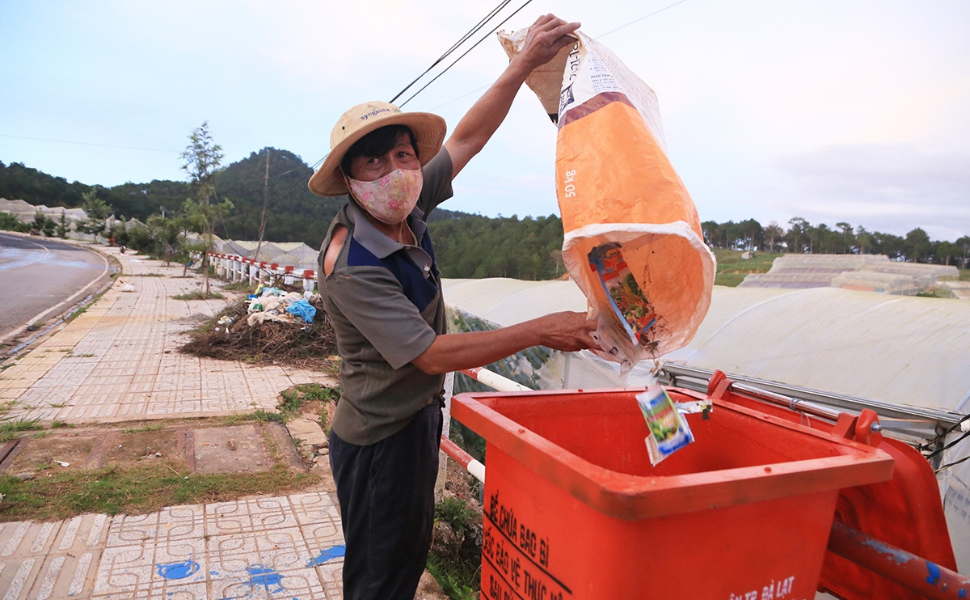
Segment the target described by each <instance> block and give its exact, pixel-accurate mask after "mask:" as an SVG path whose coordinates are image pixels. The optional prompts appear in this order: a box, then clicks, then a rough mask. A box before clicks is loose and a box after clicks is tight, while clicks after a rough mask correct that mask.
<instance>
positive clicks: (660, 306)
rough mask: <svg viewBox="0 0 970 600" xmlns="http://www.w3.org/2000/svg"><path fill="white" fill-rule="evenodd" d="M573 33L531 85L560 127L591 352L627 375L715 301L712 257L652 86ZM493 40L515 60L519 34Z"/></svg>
mask: <svg viewBox="0 0 970 600" xmlns="http://www.w3.org/2000/svg"><path fill="white" fill-rule="evenodd" d="M577 36H578V39H577V42H576V44H575V45H573V46H572V47H567V48H565V49H563V51H562V52H560V54H559V56H557V57H556V58H555V59H553V60H552V61H551V62H550V63H548V64H547V65H545V66H543V67H541V68H540V69H537V70H536V71H535V72H533V73H532V75H530V77H529V78H528V79H527V80H526V83H527V84H528V85H529V86H530V87H531V88H532V89H533V91H535V92H536V94H537V95H538V96H539V99H540V100H541V101H542V103H543V106H544V108H545V109H546V112H547V113H548V114H549V116H550V117H551V118H553V120H554V121H556V122H557V123H558V127H559V134H558V138H557V142H556V195H557V197H558V199H559V208H560V211H561V213H562V222H563V230H564V233H565V239H564V241H563V258H564V261H565V263H566V268H567V269H568V270H569V274H570V276H571V277H572V278H573V280H574V281H575V282H576V283H577V284H578V285H579V287H580V288H581V289H582V290H583V292H584V293H585V294H586V297H587V298H588V300H589V307H590V315H591V317H594V318H596V319H597V320H598V321H599V325H600V326H599V330H598V332H597V335H598V339H599V341H600V345H601V350H600V351H599V352H598V354H600V355H601V356H603V357H605V358H608V359H610V360H614V361H617V362H620V363H621V365H622V366H621V370H622V371H624V372H625V371H627V370H629V368H631V367H632V366H633V364H635V363H636V362H638V361H640V360H642V359H644V358H656V357H658V356H660V355H662V354H666V353H667V352H670V351H673V350H676V349H678V348H681V347H683V346H685V345H686V344H687V343H689V342H690V340H691V339H692V338H693V337H694V334H695V333H696V332H697V328H698V326H699V325H700V323H701V321H703V319H704V316H705V315H706V314H707V310H708V308H709V306H710V299H711V288H712V286H713V284H714V272H715V259H714V255H713V254H712V253H711V251H710V250H709V249H708V248H707V246H706V245H705V244H704V238H703V234H702V232H701V226H700V219H699V218H698V216H697V209H696V208H695V206H694V202H693V200H691V197H690V194H688V192H687V189H686V188H685V187H684V183H683V182H682V181H681V180H680V177H678V176H677V173H676V172H675V171H674V168H673V166H672V165H671V164H670V161H669V160H668V158H667V155H666V153H665V151H664V138H663V130H662V126H661V120H660V109H659V105H658V103H657V98H656V95H655V94H654V92H653V90H651V89H650V88H649V87H648V86H647V85H646V84H645V83H643V81H641V80H640V78H639V77H637V76H636V75H635V74H634V73H633V72H631V71H630V70H629V69H627V68H626V67H625V66H624V65H623V64H622V63H621V62H620V61H619V59H617V58H616V56H615V55H614V54H613V53H612V52H610V51H609V50H608V49H607V48H605V47H604V46H603V45H601V44H599V43H598V42H596V41H594V40H592V39H591V38H589V37H587V36H586V35H584V34H582V33H580V32H577ZM499 39H500V41H501V42H502V45H503V47H504V48H505V50H506V52H507V53H508V54H509V56H510V58H511V57H512V56H514V55H515V53H516V52H517V51H518V49H519V48H520V47H521V43H522V41H523V40H524V31H523V32H517V33H515V34H506V33H505V32H502V33H500V34H499ZM604 257H605V258H604ZM597 258H598V259H599V262H597V260H596V259H597ZM617 259H619V262H617ZM604 260H605V261H606V262H607V265H608V267H609V268H607V269H605V270H604V269H603V261H604ZM624 263H625V264H624ZM597 265H599V267H600V269H599V270H597ZM630 275H632V278H631V277H630ZM610 277H613V278H614V279H613V280H612V281H611V280H609V278H610ZM634 280H635V281H634ZM621 283H622V285H621ZM637 288H638V289H637ZM651 317H653V321H652V322H651V321H650V318H651ZM624 322H625V324H624ZM648 322H649V325H648V324H647V323H648Z"/></svg>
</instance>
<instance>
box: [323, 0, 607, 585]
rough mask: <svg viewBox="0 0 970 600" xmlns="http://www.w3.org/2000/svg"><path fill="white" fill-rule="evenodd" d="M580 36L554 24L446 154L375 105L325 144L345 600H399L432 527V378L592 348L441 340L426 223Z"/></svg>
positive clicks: (440, 129)
mask: <svg viewBox="0 0 970 600" xmlns="http://www.w3.org/2000/svg"><path fill="white" fill-rule="evenodd" d="M578 27H579V23H566V22H565V21H563V20H561V19H558V18H556V17H554V16H552V15H545V16H543V17H540V18H539V19H538V20H537V21H536V22H535V24H534V25H533V26H532V27H531V28H530V30H529V34H528V37H527V40H526V42H525V45H524V48H523V50H522V52H521V53H520V54H519V55H518V56H516V57H515V58H514V59H513V60H512V61H511V62H510V63H509V66H508V68H507V69H506V70H505V72H504V73H503V74H502V75H501V76H500V77H499V78H498V80H497V81H496V82H495V83H494V84H493V85H492V86H491V87H490V88H489V90H488V91H487V92H486V93H485V95H484V96H482V98H481V99H480V100H479V101H478V102H477V103H476V104H475V105H474V106H473V107H472V108H471V110H469V112H468V114H466V115H465V117H464V118H462V120H461V122H460V123H459V124H458V126H457V127H456V128H455V132H454V134H452V136H451V137H450V138H449V139H448V141H447V142H445V143H444V146H443V147H442V140H443V139H444V134H445V124H444V120H443V119H441V118H440V117H437V116H435V115H431V114H427V113H403V112H401V111H400V109H398V108H397V107H396V106H394V105H392V104H388V103H385V102H369V103H366V104H362V105H359V106H356V107H354V108H352V109H350V110H349V111H347V112H346V113H344V115H343V116H342V117H341V118H340V121H339V122H338V123H337V125H336V126H335V127H334V129H333V132H332V134H331V136H330V144H331V148H332V150H331V153H330V155H329V156H328V157H327V160H326V161H325V162H324V163H323V166H321V167H320V170H319V171H318V172H317V173H316V174H314V176H313V178H311V180H310V189H311V190H312V191H313V192H314V193H316V194H319V195H321V196H339V195H343V194H347V193H349V194H350V196H351V198H352V200H353V201H352V202H350V203H349V204H348V205H347V206H345V207H344V208H343V209H342V210H341V212H340V213H339V214H338V215H337V217H336V218H334V221H333V223H332V224H331V226H330V231H329V232H328V235H327V238H326V239H325V240H324V242H323V246H322V248H321V252H320V273H321V276H320V293H321V295H322V297H323V301H324V305H325V307H326V311H327V315H328V317H329V318H330V320H331V322H332V323H333V327H334V331H335V332H336V335H337V350H338V352H339V354H340V357H341V359H342V362H341V367H340V382H341V399H340V402H339V403H338V405H337V410H336V413H335V415H334V419H333V425H332V431H331V434H330V465H331V468H332V470H333V475H334V480H335V481H336V484H337V497H338V500H339V502H340V513H341V522H342V525H343V530H344V537H345V539H346V544H347V545H346V555H345V558H344V571H343V582H344V598H345V600H365V599H374V600H376V599H380V600H389V599H391V600H411V599H412V598H413V597H414V593H415V590H416V588H417V584H418V580H419V579H420V577H421V573H422V571H423V570H424V566H425V562H426V560H427V555H428V551H429V549H430V545H431V530H432V525H433V519H434V482H435V477H436V475H437V470H438V442H439V440H440V438H441V426H442V423H441V419H442V415H441V405H442V395H443V389H442V388H443V383H444V373H447V372H449V371H456V370H460V369H465V368H470V367H477V366H481V365H486V364H489V363H492V362H495V361H497V360H499V359H501V358H504V357H506V356H508V355H510V354H514V353H516V352H518V351H520V350H522V349H524V348H527V347H529V346H534V345H544V346H548V347H550V348H554V349H557V350H562V351H567V352H569V351H577V350H581V349H585V348H590V347H593V346H594V345H595V341H594V340H593V338H592V332H593V331H594V330H595V329H596V325H595V322H592V321H587V320H586V318H585V315H583V314H581V313H571V312H566V313H558V314H553V315H548V316H546V317H542V318H539V319H535V320H533V321H528V322H525V323H521V324H518V325H514V326H512V327H506V328H503V329H500V330H496V331H486V332H474V333H462V334H446V333H445V314H444V303H443V300H442V297H441V290H440V288H441V282H440V277H439V274H438V268H437V265H436V264H435V260H434V249H433V247H432V245H431V240H430V238H429V237H428V232H427V225H426V222H425V219H426V218H427V215H428V213H429V212H430V211H431V210H432V209H433V208H434V207H435V206H437V205H438V204H439V203H441V202H443V201H444V200H447V199H448V198H450V197H451V195H452V189H451V181H452V179H453V178H454V177H455V176H456V175H457V174H458V173H459V172H460V171H461V170H462V168H464V166H465V165H466V164H467V163H468V161H469V159H471V157H473V156H474V155H475V154H477V153H478V152H479V151H480V150H481V149H482V147H483V146H484V145H485V143H486V142H487V141H488V139H489V138H490V137H491V136H492V134H493V133H494V132H495V130H496V129H497V128H498V126H499V125H500V124H501V122H502V121H503V120H504V119H505V116H506V115H507V114H508V110H509V107H510V106H511V104H512V100H513V99H514V97H515V94H516V92H517V91H518V89H519V88H520V87H521V85H522V83H523V82H524V81H525V78H526V76H527V75H528V74H529V73H531V72H532V70H533V69H535V68H536V67H538V66H540V65H542V64H545V63H546V62H548V61H549V60H551V59H552V58H553V57H554V56H555V55H556V54H557V53H558V52H559V50H560V49H561V48H562V47H564V46H565V45H567V44H571V43H574V41H575V40H574V38H572V37H570V36H569V34H570V33H572V32H573V31H575V30H576V29H577V28H578Z"/></svg>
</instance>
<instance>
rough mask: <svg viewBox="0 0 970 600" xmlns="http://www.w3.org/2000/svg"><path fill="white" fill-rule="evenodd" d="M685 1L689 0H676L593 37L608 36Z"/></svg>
mask: <svg viewBox="0 0 970 600" xmlns="http://www.w3.org/2000/svg"><path fill="white" fill-rule="evenodd" d="M684 2H687V0H680V2H674V3H673V4H671V5H670V6H665V7H663V8H661V9H660V10H655V11H653V12H652V13H650V14H649V15H644V16H642V17H640V18H639V19H634V20H633V21H630V22H629V23H627V24H626V25H620V26H619V27H617V28H616V29H611V30H609V31H607V32H606V33H602V34H600V35H599V36H597V37H596V38H593V39H599V38H603V37H606V36H608V35H610V34H611V33H614V32H616V31H619V30H621V29H623V28H624V27H629V26H630V25H633V24H634V23H639V22H640V21H642V20H644V19H646V18H647V17H652V16H654V15H656V14H660V13H662V12H663V11H665V10H667V9H669V8H673V7H675V6H677V5H678V4H683V3H684Z"/></svg>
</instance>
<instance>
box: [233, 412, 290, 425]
mask: <svg viewBox="0 0 970 600" xmlns="http://www.w3.org/2000/svg"><path fill="white" fill-rule="evenodd" d="M247 421H259V422H261V423H267V422H270V421H272V422H276V423H285V422H286V417H284V416H283V415H281V414H280V413H277V412H268V411H265V410H263V409H259V410H257V411H255V412H251V413H246V414H243V415H230V416H228V417H226V419H225V420H224V421H223V422H224V423H225V424H226V425H238V424H240V423H245V422H247Z"/></svg>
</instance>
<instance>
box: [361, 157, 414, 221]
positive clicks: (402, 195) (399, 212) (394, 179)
mask: <svg viewBox="0 0 970 600" xmlns="http://www.w3.org/2000/svg"><path fill="white" fill-rule="evenodd" d="M423 183H424V178H423V177H422V176H421V170H420V169H416V170H413V171H405V170H402V169H398V170H396V171H391V172H390V173H388V174H387V175H385V176H383V177H381V178H380V179H375V180H374V181H357V180H356V179H351V178H350V177H347V187H349V188H350V193H351V194H352V195H353V196H354V198H355V199H356V200H357V202H358V203H359V204H360V206H361V207H362V208H363V209H364V210H366V211H367V212H368V213H370V215H371V216H372V217H374V218H375V219H377V220H378V221H380V222H382V223H387V224H388V225H396V224H398V223H400V222H401V221H403V220H404V219H406V218H407V216H408V215H409V214H411V210H413V209H414V205H415V204H417V203H418V196H420V195H421V185H422V184H423Z"/></svg>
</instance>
